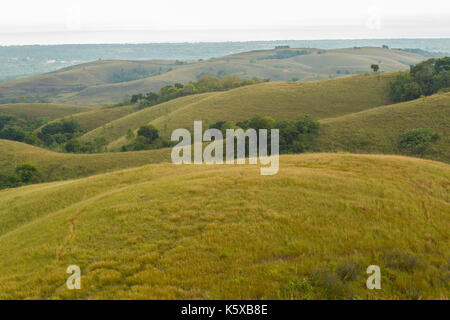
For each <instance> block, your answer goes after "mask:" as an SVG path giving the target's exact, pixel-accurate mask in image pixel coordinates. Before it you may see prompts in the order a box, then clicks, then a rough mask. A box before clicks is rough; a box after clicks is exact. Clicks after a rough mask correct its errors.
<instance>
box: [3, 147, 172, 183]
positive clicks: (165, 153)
mask: <svg viewBox="0 0 450 320" xmlns="http://www.w3.org/2000/svg"><path fill="white" fill-rule="evenodd" d="M170 152H171V149H158V150H148V151H139V152H137V151H136V152H120V153H96V154H68V153H57V152H53V151H49V150H46V149H42V148H38V147H34V146H31V145H28V144H24V143H20V142H16V141H9V140H1V139H0V173H1V174H13V173H14V170H15V168H16V167H17V166H19V165H21V164H22V163H24V162H33V163H34V164H36V165H37V166H38V167H39V171H40V174H41V177H42V179H44V180H45V181H53V180H64V179H73V178H79V177H85V176H89V175H92V174H97V173H103V172H108V171H113V170H118V169H125V168H130V167H136V166H142V165H145V164H150V163H159V162H169V161H170Z"/></svg>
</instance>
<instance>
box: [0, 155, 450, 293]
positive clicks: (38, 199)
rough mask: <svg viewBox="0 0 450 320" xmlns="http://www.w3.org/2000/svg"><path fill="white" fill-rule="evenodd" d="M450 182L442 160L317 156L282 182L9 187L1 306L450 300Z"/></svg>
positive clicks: (158, 174)
mask: <svg viewBox="0 0 450 320" xmlns="http://www.w3.org/2000/svg"><path fill="white" fill-rule="evenodd" d="M449 180H450V170H449V167H448V165H446V164H443V163H439V162H433V161H426V160H419V159H413V158H407V157H397V156H379V155H371V156H369V155H367V156H364V155H344V154H310V155H294V156H282V157H281V163H280V171H279V173H278V174H277V175H274V176H261V175H260V174H259V167H258V166H242V165H241V166H239V165H236V166H220V165H215V166H206V165H201V166H194V165H191V166H175V165H173V164H155V165H149V166H145V167H141V168H138V169H130V170H126V171H118V172H115V173H108V174H104V175H98V176H93V177H89V178H85V179H81V180H70V181H65V182H55V183H50V184H42V185H33V186H27V187H23V188H20V189H17V190H3V191H0V210H1V212H2V214H1V219H0V274H1V276H0V292H1V293H0V297H1V298H3V299H11V298H39V299H67V298H89V299H101V298H122V299H130V298H138V299H175V298H178V299H180V298H181V299H220V298H221V299H267V298H274V299H277V298H284V299H313V298H320V299H324V298H325V299H327V298H328V299H336V298H337V299H431V298H433V299H448V295H449V287H448V261H449V260H448V259H449V256H448V254H449V252H450V251H449V234H448V230H449V223H450V220H449V215H448V213H449V210H450V207H449V203H448V187H449ZM71 264H77V265H79V266H80V267H81V269H82V274H83V278H82V289H81V290H79V291H78V290H75V291H69V290H67V289H66V288H65V280H66V278H67V274H66V273H65V271H66V268H67V266H68V265H71ZM371 264H377V265H379V266H380V267H381V270H382V290H374V291H369V290H367V289H366V287H365V281H366V274H365V269H366V268H367V266H368V265H371Z"/></svg>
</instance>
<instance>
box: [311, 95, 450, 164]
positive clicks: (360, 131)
mask: <svg viewBox="0 0 450 320" xmlns="http://www.w3.org/2000/svg"><path fill="white" fill-rule="evenodd" d="M449 120H450V93H443V94H435V95H433V96H430V97H425V98H420V99H417V100H414V101H409V102H403V103H398V104H393V105H388V106H382V107H378V108H372V109H369V110H366V111H362V112H358V113H353V114H349V115H345V116H342V117H336V118H331V119H324V120H322V121H321V122H322V128H321V132H320V135H319V136H318V138H317V139H316V140H315V141H314V146H313V150H314V151H319V152H336V151H347V152H354V153H386V154H399V153H400V150H399V149H398V140H399V136H400V135H401V134H402V133H404V132H406V131H408V130H412V129H417V128H431V129H433V131H434V132H436V133H438V134H439V135H440V139H439V140H438V141H437V142H436V143H433V145H431V146H430V148H429V149H428V150H426V152H425V154H424V155H423V156H424V157H425V158H429V159H433V160H439V161H444V162H447V163H448V162H450V149H449V146H450V138H449V137H450V125H449Z"/></svg>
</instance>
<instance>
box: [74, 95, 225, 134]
mask: <svg viewBox="0 0 450 320" xmlns="http://www.w3.org/2000/svg"><path fill="white" fill-rule="evenodd" d="M216 94H219V93H217V92H212V93H202V94H197V95H192V96H185V97H181V98H178V99H174V100H171V101H168V102H164V103H161V104H158V105H155V106H153V107H151V108H145V109H142V110H140V111H136V112H134V113H131V114H128V115H126V116H124V117H121V118H119V119H116V120H113V121H111V122H109V123H106V124H104V125H102V126H101V127H98V128H96V129H94V130H91V131H89V132H87V133H86V134H84V135H83V136H82V137H81V140H83V141H94V140H95V139H96V138H103V139H105V140H106V141H107V142H112V141H114V140H116V139H119V138H121V137H124V136H125V135H126V134H127V132H128V130H130V129H131V130H135V129H137V128H139V127H140V126H143V125H146V124H148V123H149V122H151V121H152V120H154V119H158V118H160V117H164V116H167V115H169V114H170V113H171V112H173V111H174V110H178V109H181V108H184V107H186V106H189V105H191V104H193V103H196V102H198V101H202V100H204V99H207V98H208V97H211V96H214V95H216ZM124 141H126V139H125V137H124Z"/></svg>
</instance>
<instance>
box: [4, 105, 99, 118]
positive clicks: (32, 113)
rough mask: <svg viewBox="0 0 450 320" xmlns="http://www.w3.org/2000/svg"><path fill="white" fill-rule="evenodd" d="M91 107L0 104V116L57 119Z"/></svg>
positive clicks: (88, 109)
mask: <svg viewBox="0 0 450 320" xmlns="http://www.w3.org/2000/svg"><path fill="white" fill-rule="evenodd" d="M92 109H93V107H84V106H73V105H61V104H50V103H12V104H0V114H9V115H13V116H21V115H25V116H26V117H27V118H28V119H29V120H32V121H34V120H36V119H38V118H50V119H57V118H61V117H65V116H68V115H72V114H76V113H80V112H86V111H90V110H92Z"/></svg>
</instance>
